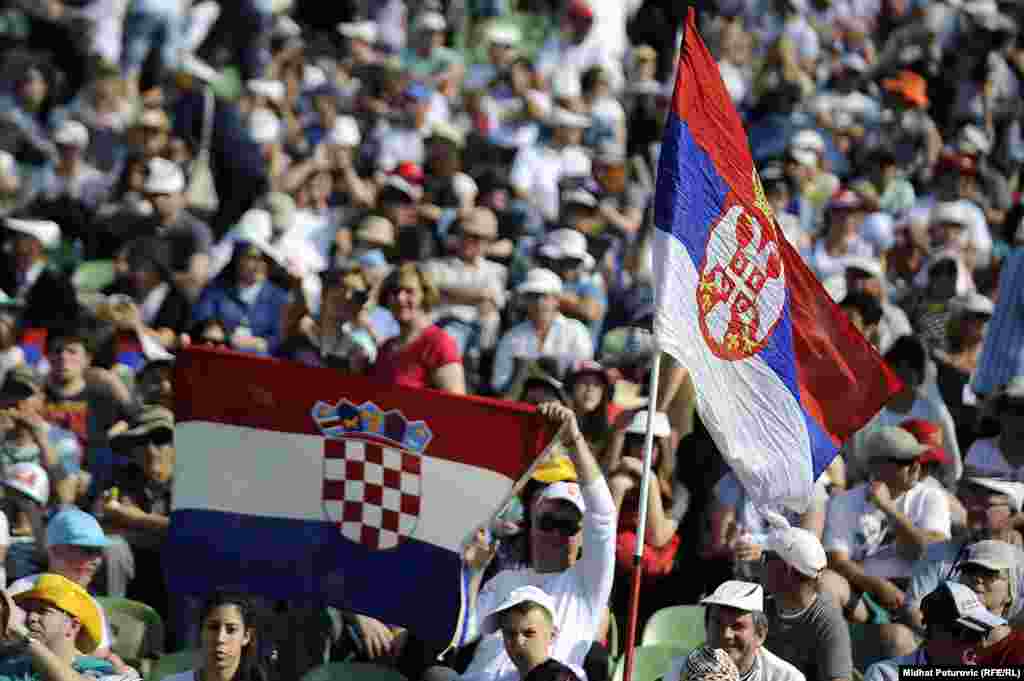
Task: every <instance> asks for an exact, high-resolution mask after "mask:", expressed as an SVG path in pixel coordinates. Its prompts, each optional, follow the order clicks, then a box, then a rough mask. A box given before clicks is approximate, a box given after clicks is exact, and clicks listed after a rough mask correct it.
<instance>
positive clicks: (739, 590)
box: [701, 579, 764, 612]
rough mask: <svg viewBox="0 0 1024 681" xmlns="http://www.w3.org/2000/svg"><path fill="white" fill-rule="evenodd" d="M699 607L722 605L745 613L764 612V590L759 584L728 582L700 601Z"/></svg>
mask: <svg viewBox="0 0 1024 681" xmlns="http://www.w3.org/2000/svg"><path fill="white" fill-rule="evenodd" d="M701 605H722V606H725V607H727V608H735V609H736V610H744V611H746V612H764V589H763V588H761V585H760V584H754V583H753V582H741V581H739V580H735V579H732V580H729V581H727V582H722V583H721V584H720V585H719V586H718V588H717V589H715V592H714V593H713V594H711V595H710V596H707V597H705V598H703V599H702V600H701Z"/></svg>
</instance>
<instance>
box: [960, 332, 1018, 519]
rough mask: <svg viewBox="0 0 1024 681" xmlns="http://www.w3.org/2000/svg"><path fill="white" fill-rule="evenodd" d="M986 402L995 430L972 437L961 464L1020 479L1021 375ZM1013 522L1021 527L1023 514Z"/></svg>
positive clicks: (985, 471) (992, 473)
mask: <svg viewBox="0 0 1024 681" xmlns="http://www.w3.org/2000/svg"><path fill="white" fill-rule="evenodd" d="M986 345H988V343H987V341H986ZM988 406H989V408H990V413H991V415H992V416H994V417H995V418H996V419H997V420H998V422H999V434H998V435H995V436H993V437H989V438H982V439H980V440H975V441H974V443H973V444H972V445H971V448H970V449H969V450H967V457H966V459H965V460H964V465H965V466H970V467H971V468H972V469H973V470H975V471H977V472H980V473H982V474H983V475H992V476H996V477H1009V478H1011V479H1016V480H1024V446H1022V445H1024V375H1022V376H1014V377H1013V378H1012V379H1010V381H1009V383H1007V384H1006V385H1005V386H1003V387H1002V388H1001V389H1000V390H998V391H997V392H996V393H995V394H994V395H992V397H991V399H990V401H989V405H988ZM1014 526H1015V527H1016V528H1017V529H1019V530H1024V516H1020V515H1018V517H1017V518H1015V519H1014Z"/></svg>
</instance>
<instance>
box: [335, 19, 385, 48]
mask: <svg viewBox="0 0 1024 681" xmlns="http://www.w3.org/2000/svg"><path fill="white" fill-rule="evenodd" d="M338 32H339V33H341V34H342V35H343V36H345V37H346V38H348V39H349V40H362V41H363V42H364V43H370V44H371V45H372V44H373V43H375V42H377V23H376V22H374V21H356V22H352V23H345V22H342V23H340V24H338Z"/></svg>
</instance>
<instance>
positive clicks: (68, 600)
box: [13, 573, 103, 655]
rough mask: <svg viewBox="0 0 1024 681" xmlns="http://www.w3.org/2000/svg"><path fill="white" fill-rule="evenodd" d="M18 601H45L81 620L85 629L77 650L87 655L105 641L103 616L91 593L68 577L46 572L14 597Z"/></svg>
mask: <svg viewBox="0 0 1024 681" xmlns="http://www.w3.org/2000/svg"><path fill="white" fill-rule="evenodd" d="M13 598H14V602H15V603H18V604H21V603H23V602H25V601H30V600H31V601H43V602H44V603H49V604H50V605H52V606H54V607H55V608H58V609H60V610H63V611H64V612H66V613H67V614H69V615H71V616H72V617H74V618H75V619H77V620H78V621H79V622H80V623H81V625H82V628H81V629H80V630H79V632H78V639H77V641H76V642H75V644H76V647H77V648H78V649H79V650H80V651H81V652H83V653H85V654H86V655H88V654H89V653H91V652H93V651H94V650H96V648H98V647H99V644H100V641H102V640H103V615H102V613H101V612H100V607H99V605H97V604H96V601H95V600H93V598H92V596H90V595H89V592H88V591H86V590H85V589H84V588H82V587H81V586H79V585H78V584H75V583H74V582H72V581H71V580H70V579H68V578H67V577H63V576H61V575H57V574H53V573H44V574H41V575H39V576H38V577H36V578H35V581H34V582H33V583H32V586H30V587H29V588H28V589H27V590H26V591H22V592H20V593H18V594H15V595H14V596H13Z"/></svg>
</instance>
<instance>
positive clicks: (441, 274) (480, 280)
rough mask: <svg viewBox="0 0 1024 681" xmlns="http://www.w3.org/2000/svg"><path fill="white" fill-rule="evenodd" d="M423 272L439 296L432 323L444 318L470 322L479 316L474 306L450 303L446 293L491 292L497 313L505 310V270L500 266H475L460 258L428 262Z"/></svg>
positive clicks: (486, 263) (482, 263)
mask: <svg viewBox="0 0 1024 681" xmlns="http://www.w3.org/2000/svg"><path fill="white" fill-rule="evenodd" d="M426 269H427V270H428V271H429V272H430V274H431V276H432V277H433V279H434V283H435V284H437V288H438V289H439V290H440V292H441V304H440V305H439V306H438V307H437V308H436V309H435V310H433V317H434V320H435V321H436V320H440V319H444V318H445V317H458V318H459V319H461V320H462V321H465V322H473V321H476V320H477V317H478V316H479V315H478V312H479V308H478V307H477V306H476V305H463V304H453V303H451V302H450V301H449V300H448V296H447V295H446V292H447V291H449V290H454V291H464V290H470V289H472V290H477V291H484V290H486V289H490V290H491V291H493V293H494V300H495V303H496V304H497V306H498V309H501V308H503V307H504V306H505V290H506V288H507V286H506V285H507V282H508V270H507V269H506V268H505V266H504V265H502V264H501V263H496V262H494V261H493V260H488V259H486V258H479V259H478V260H477V261H476V262H475V263H473V264H470V263H467V262H466V261H465V260H463V259H462V258H458V257H455V256H452V257H449V258H439V259H436V260H431V261H429V262H428V263H427V266H426Z"/></svg>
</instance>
